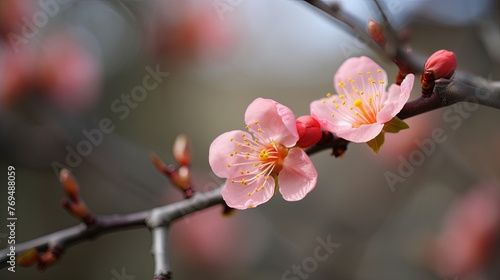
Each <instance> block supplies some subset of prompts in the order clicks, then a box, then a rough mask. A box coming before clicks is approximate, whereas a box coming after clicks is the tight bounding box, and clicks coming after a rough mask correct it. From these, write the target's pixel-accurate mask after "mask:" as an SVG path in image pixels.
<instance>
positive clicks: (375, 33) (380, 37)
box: [368, 19, 385, 47]
mask: <svg viewBox="0 0 500 280" xmlns="http://www.w3.org/2000/svg"><path fill="white" fill-rule="evenodd" d="M368 34H370V37H372V39H373V41H375V42H376V43H377V44H378V45H379V46H381V47H384V46H385V37H384V32H383V31H382V27H381V26H380V24H379V23H378V22H376V21H374V20H373V19H370V20H369V21H368Z"/></svg>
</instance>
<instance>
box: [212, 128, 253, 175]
mask: <svg viewBox="0 0 500 280" xmlns="http://www.w3.org/2000/svg"><path fill="white" fill-rule="evenodd" d="M242 135H246V138H250V134H249V133H248V132H245V131H241V130H233V131H229V132H226V133H223V134H222V135H220V136H219V137H217V138H215V140H214V141H213V142H212V144H211V145H210V150H209V153H208V161H209V163H210V167H211V168H212V170H213V172H214V173H215V175H217V176H219V177H221V178H228V177H231V176H238V175H239V170H240V169H238V168H236V167H234V166H231V167H228V164H229V165H235V164H238V163H248V160H247V159H246V158H244V157H240V156H236V155H233V156H231V154H234V151H236V150H240V147H238V143H242V142H243V140H244V137H243V136H242ZM231 139H232V140H231ZM250 166H251V164H250Z"/></svg>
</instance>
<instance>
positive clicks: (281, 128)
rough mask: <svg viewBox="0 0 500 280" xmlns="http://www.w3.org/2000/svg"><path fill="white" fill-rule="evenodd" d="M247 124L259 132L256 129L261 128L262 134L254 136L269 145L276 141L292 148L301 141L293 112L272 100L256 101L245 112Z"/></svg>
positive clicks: (258, 99) (260, 99)
mask: <svg viewBox="0 0 500 280" xmlns="http://www.w3.org/2000/svg"><path fill="white" fill-rule="evenodd" d="M255 122H258V124H255ZM245 123H246V124H247V125H248V126H250V127H251V128H252V129H253V130H254V131H256V130H257V129H254V128H255V127H259V126H260V128H261V129H262V131H263V132H262V134H261V133H254V135H255V137H256V138H259V139H260V140H262V141H265V142H267V144H269V143H270V142H271V141H274V142H277V143H280V144H282V145H284V146H286V147H292V146H294V145H295V143H297V141H298V140H299V135H298V133H297V127H296V126H295V116H294V115H293V112H292V111H291V110H290V109H289V108H288V107H286V106H283V105H281V104H279V103H278V102H276V101H274V100H271V99H264V98H257V99H255V100H254V101H253V102H252V103H251V104H250V105H249V106H248V108H247V110H246V112H245Z"/></svg>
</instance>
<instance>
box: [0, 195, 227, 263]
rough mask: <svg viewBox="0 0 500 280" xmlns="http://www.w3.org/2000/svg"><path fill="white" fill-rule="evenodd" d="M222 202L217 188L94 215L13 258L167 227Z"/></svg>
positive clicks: (1, 254) (20, 248) (27, 245)
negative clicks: (145, 206)
mask: <svg viewBox="0 0 500 280" xmlns="http://www.w3.org/2000/svg"><path fill="white" fill-rule="evenodd" d="M222 202H223V200H222V196H221V194H220V188H217V189H215V190H212V191H209V192H206V193H196V194H195V195H194V196H193V197H192V198H190V199H186V200H182V201H179V202H176V203H172V204H169V205H165V206H161V207H157V208H154V209H152V210H149V211H142V212H136V213H131V214H125V215H110V216H96V221H95V222H94V223H93V224H92V225H89V226H87V225H86V224H85V223H80V224H78V225H76V226H73V227H70V228H67V229H64V230H60V231H57V232H54V233H51V234H48V235H45V236H42V237H39V238H36V239H33V240H31V241H27V242H23V243H20V244H16V250H15V251H16V255H17V256H19V255H20V254H22V253H24V252H26V251H28V250H30V249H32V248H35V249H37V250H38V251H39V252H45V251H47V250H49V249H52V248H57V249H58V250H61V251H65V250H67V249H68V248H70V247H71V246H73V245H76V244H78V243H81V242H84V241H88V240H92V239H94V238H97V237H99V236H101V235H103V234H107V233H111V232H114V231H121V230H127V229H132V228H141V227H142V228H151V229H153V228H155V227H158V226H163V225H168V224H169V223H170V222H172V221H174V220H177V219H179V218H182V217H184V216H186V215H188V214H191V213H193V212H196V211H200V210H203V209H206V208H209V207H211V206H214V205H217V204H221V203H222ZM8 253H9V248H4V249H2V250H0V269H3V268H5V267H7V265H8V264H7V260H8V256H7V254H8Z"/></svg>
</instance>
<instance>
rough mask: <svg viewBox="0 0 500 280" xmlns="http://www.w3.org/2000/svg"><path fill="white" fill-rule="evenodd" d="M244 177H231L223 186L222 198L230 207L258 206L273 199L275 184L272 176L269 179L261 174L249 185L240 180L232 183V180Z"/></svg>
mask: <svg viewBox="0 0 500 280" xmlns="http://www.w3.org/2000/svg"><path fill="white" fill-rule="evenodd" d="M244 177H245V176H243V177H239V178H238V177H235V178H229V179H227V180H226V184H225V185H224V188H222V198H223V199H224V201H225V202H226V203H227V205H228V206H229V207H232V208H236V209H240V210H244V209H247V208H253V207H257V206H258V205H260V204H262V203H265V202H267V201H268V200H269V199H271V197H272V196H273V194H274V186H275V182H274V179H273V177H272V176H271V177H268V180H266V179H265V177H264V176H261V177H259V178H258V179H257V180H255V181H253V182H252V183H251V184H248V185H242V184H241V183H238V182H234V183H231V180H238V179H239V180H241V178H244ZM261 186H264V188H263V189H262V188H261ZM256 190H257V191H256ZM249 193H251V195H249Z"/></svg>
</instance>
